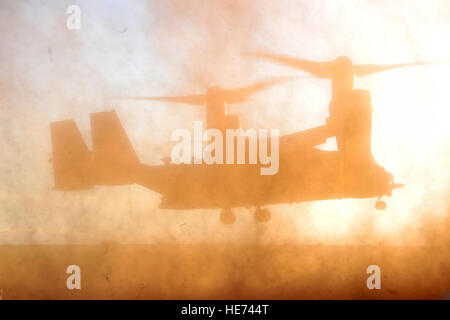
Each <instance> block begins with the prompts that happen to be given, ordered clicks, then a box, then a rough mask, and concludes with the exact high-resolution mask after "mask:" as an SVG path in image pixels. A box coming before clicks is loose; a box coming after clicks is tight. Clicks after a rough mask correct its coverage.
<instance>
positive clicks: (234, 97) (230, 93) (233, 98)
mask: <svg viewBox="0 0 450 320" xmlns="http://www.w3.org/2000/svg"><path fill="white" fill-rule="evenodd" d="M294 78H297V77H277V78H272V79H269V80H265V81H261V82H258V83H255V84H253V85H250V86H246V87H243V88H237V89H228V90H227V89H223V90H222V92H223V94H224V98H225V102H226V103H227V104H232V103H237V102H241V101H244V100H245V99H246V98H247V97H248V96H250V95H252V94H254V93H256V92H258V91H261V90H264V89H267V88H269V87H271V86H273V85H276V84H278V83H281V82H283V81H287V80H290V79H294Z"/></svg>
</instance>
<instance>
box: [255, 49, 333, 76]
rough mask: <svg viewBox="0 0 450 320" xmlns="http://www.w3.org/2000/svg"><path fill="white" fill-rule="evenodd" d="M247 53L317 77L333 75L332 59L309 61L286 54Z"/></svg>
mask: <svg viewBox="0 0 450 320" xmlns="http://www.w3.org/2000/svg"><path fill="white" fill-rule="evenodd" d="M248 55H250V56H253V57H258V58H263V59H267V60H271V61H274V62H278V63H281V64H284V65H288V66H291V67H294V68H297V69H300V70H302V71H305V72H308V73H310V74H312V75H313V76H315V77H317V78H328V79H329V78H332V76H333V61H325V62H318V61H310V60H305V59H298V58H293V57H288V56H280V55H275V54H271V53H266V52H250V53H248Z"/></svg>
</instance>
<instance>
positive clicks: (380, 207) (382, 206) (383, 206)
mask: <svg viewBox="0 0 450 320" xmlns="http://www.w3.org/2000/svg"><path fill="white" fill-rule="evenodd" d="M386 208H387V204H386V202H384V201H383V200H382V198H381V197H377V202H375V209H377V210H386Z"/></svg>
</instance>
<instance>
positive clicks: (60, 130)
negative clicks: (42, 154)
mask: <svg viewBox="0 0 450 320" xmlns="http://www.w3.org/2000/svg"><path fill="white" fill-rule="evenodd" d="M50 131H51V138H52V149H53V175H54V181H55V190H65V191H69V190H83V189H90V188H92V187H93V184H92V177H91V174H90V173H91V165H92V159H91V153H90V152H89V150H88V148H87V146H86V143H85V142H84V140H83V137H82V136H81V133H80V130H78V127H77V125H76V124H75V121H74V120H64V121H58V122H53V123H51V124H50Z"/></svg>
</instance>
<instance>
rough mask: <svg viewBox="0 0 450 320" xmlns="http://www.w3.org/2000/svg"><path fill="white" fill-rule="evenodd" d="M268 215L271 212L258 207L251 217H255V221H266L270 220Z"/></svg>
mask: <svg viewBox="0 0 450 320" xmlns="http://www.w3.org/2000/svg"><path fill="white" fill-rule="evenodd" d="M270 217H271V213H270V210H269V209H267V208H259V207H258V208H256V210H255V212H254V213H253V219H255V221H256V222H268V221H269V220H270Z"/></svg>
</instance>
